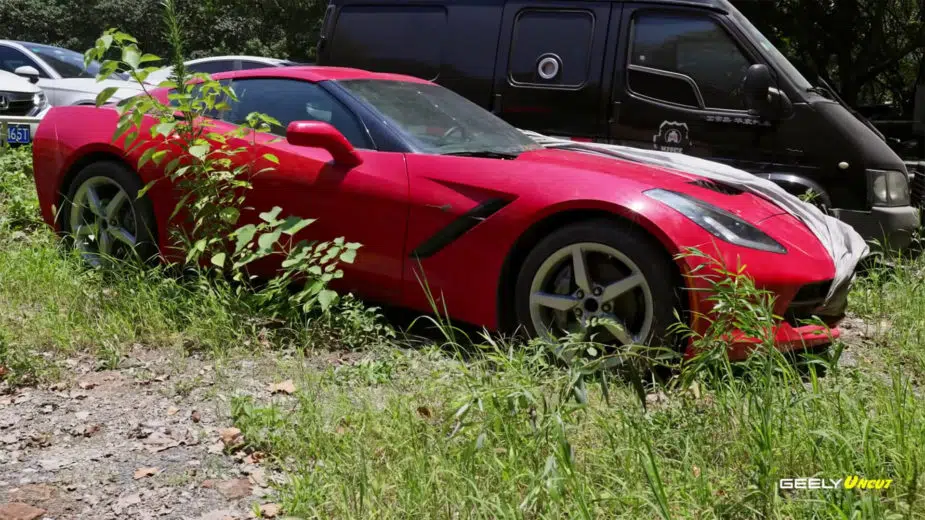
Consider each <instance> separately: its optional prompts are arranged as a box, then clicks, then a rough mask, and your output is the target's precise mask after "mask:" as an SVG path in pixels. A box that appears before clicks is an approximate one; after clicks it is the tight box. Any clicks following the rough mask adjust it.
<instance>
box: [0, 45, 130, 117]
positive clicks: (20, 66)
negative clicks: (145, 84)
mask: <svg viewBox="0 0 925 520" xmlns="http://www.w3.org/2000/svg"><path fill="white" fill-rule="evenodd" d="M0 70H5V71H7V72H12V73H14V74H18V75H20V76H23V77H25V78H28V79H29V81H32V82H33V83H38V86H39V87H41V88H42V90H43V91H45V94H46V95H47V96H48V102H49V103H50V104H51V105H53V106H64V105H92V104H95V103H96V95H97V94H99V93H100V92H101V91H102V90H103V89H105V88H107V87H116V88H117V89H118V90H116V93H115V94H114V95H113V96H112V98H110V101H114V102H116V101H120V100H122V99H125V98H127V97H130V96H134V95H135V94H138V93H139V92H141V91H142V89H141V87H140V86H139V85H138V83H136V82H134V81H128V77H127V76H125V75H122V74H114V75H113V76H111V77H110V78H109V79H106V80H103V81H99V82H98V81H97V80H96V74H97V73H98V72H99V70H100V64H99V63H97V62H91V63H90V65H89V67H85V66H84V56H83V54H81V53H79V52H75V51H72V50H68V49H62V48H61V47H52V46H51V45H41V44H37V43H28V42H17V41H11V40H0Z"/></svg>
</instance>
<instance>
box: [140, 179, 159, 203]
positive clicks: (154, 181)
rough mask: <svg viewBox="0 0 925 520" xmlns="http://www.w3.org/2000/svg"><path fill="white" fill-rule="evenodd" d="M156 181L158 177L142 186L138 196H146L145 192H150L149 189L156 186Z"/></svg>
mask: <svg viewBox="0 0 925 520" xmlns="http://www.w3.org/2000/svg"><path fill="white" fill-rule="evenodd" d="M156 182H157V179H154V180H153V181H151V182H149V183H148V184H145V185H144V187H143V188H141V189H140V190H138V198H139V199H140V198H142V197H144V196H145V193H148V190H150V189H151V188H153V187H154V183H156Z"/></svg>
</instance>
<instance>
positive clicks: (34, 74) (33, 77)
mask: <svg viewBox="0 0 925 520" xmlns="http://www.w3.org/2000/svg"><path fill="white" fill-rule="evenodd" d="M13 74H16V75H17V76H22V77H24V78H26V79H28V80H29V82H30V83H38V82H39V71H37V70H35V67H33V66H31V65H23V66H22V67H16V70H14V71H13Z"/></svg>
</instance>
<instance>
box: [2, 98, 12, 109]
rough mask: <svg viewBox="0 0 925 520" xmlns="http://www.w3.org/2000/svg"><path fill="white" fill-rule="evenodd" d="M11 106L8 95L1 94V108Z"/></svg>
mask: <svg viewBox="0 0 925 520" xmlns="http://www.w3.org/2000/svg"><path fill="white" fill-rule="evenodd" d="M8 108H10V100H9V98H7V97H6V96H0V110H6V109H8Z"/></svg>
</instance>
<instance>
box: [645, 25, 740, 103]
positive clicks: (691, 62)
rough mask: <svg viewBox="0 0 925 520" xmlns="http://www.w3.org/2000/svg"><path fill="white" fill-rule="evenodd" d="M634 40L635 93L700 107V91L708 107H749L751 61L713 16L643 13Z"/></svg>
mask: <svg viewBox="0 0 925 520" xmlns="http://www.w3.org/2000/svg"><path fill="white" fill-rule="evenodd" d="M632 39H633V41H632V48H631V50H630V60H629V62H630V74H629V83H630V88H631V89H632V90H633V91H634V92H636V93H637V94H641V95H644V96H648V97H651V98H655V99H659V100H662V101H667V102H670V103H676V104H679V105H686V106H692V107H697V106H699V105H700V102H699V101H700V100H698V98H697V91H699V93H700V97H701V98H702V101H703V104H704V105H705V106H706V107H707V108H718V109H726V110H745V109H746V106H745V98H744V96H743V92H742V83H743V81H744V80H745V74H746V72H747V71H748V67H749V66H750V65H751V62H750V61H749V59H748V58H746V57H745V55H744V54H743V53H742V51H741V50H740V49H739V46H738V45H737V44H736V42H735V41H734V40H733V39H732V37H731V36H730V35H729V33H727V32H726V30H725V29H723V27H722V26H720V25H719V24H718V23H717V22H716V21H714V20H713V19H711V18H709V17H707V16H698V15H691V14H681V13H664V12H643V13H640V14H638V15H636V17H635V18H634V20H633V33H632ZM638 67H646V68H648V69H655V70H649V71H646V70H640V69H639V68H638ZM656 71H658V72H661V74H659V73H658V72H656ZM679 75H681V76H679ZM685 76H686V77H687V78H690V79H691V80H693V83H694V84H695V85H696V86H697V90H695V89H694V88H693V87H692V86H691V84H690V82H689V81H687V80H686V79H685V78H684V77H685Z"/></svg>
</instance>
